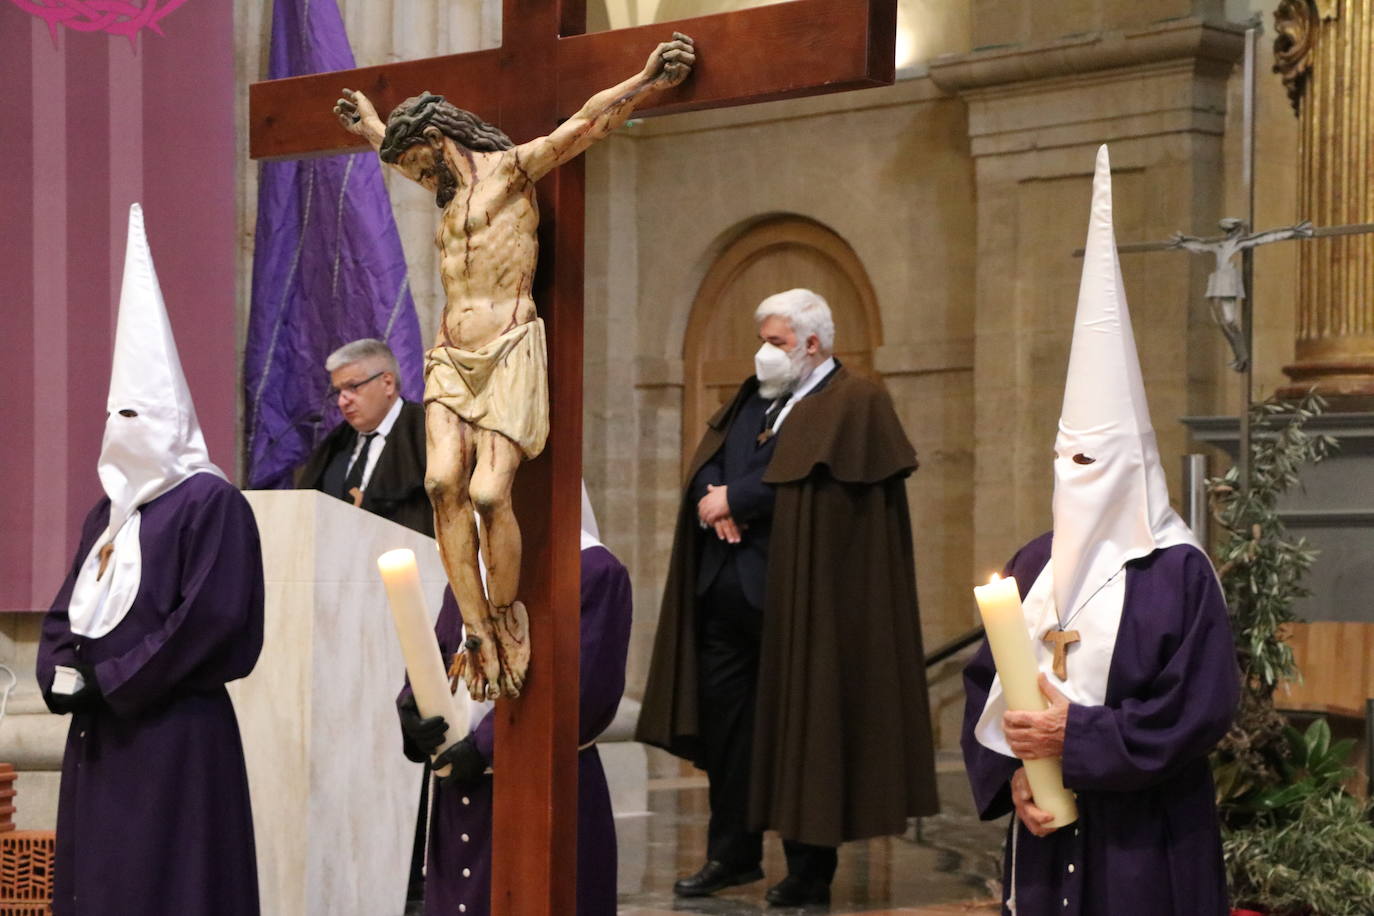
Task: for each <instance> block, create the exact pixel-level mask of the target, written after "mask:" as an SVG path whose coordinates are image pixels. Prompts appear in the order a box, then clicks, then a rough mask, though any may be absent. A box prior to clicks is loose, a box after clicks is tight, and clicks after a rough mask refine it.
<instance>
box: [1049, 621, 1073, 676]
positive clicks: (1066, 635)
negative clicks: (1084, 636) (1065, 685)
mask: <svg viewBox="0 0 1374 916" xmlns="http://www.w3.org/2000/svg"><path fill="white" fill-rule="evenodd" d="M1078 638H1079V637H1078V631H1077V630H1061V629H1059V628H1057V627H1051V628H1050V629H1048V630H1046V631H1045V635H1044V636H1042V637H1040V639H1041V641H1042V642H1044V643H1045V644H1046V645H1050V646H1054V676H1055V677H1057V678H1059V679H1060V680H1061V681H1067V680H1068V679H1069V646H1070V645H1072V644H1073V643H1076V642H1078Z"/></svg>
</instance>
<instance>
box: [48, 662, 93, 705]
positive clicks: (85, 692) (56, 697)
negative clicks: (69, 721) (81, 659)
mask: <svg viewBox="0 0 1374 916" xmlns="http://www.w3.org/2000/svg"><path fill="white" fill-rule="evenodd" d="M74 667H75V668H76V670H77V671H79V672H80V673H81V679H82V681H84V682H85V683H83V684H82V685H81V689H80V690H78V691H77V692H76V693H53V692H52V691H51V690H48V691H45V692H44V694H43V699H44V701H45V702H47V704H48V708H49V709H51V710H52V711H53V712H55V713H57V714H58V715H59V716H62V715H66V714H67V713H76V712H89V711H90V710H93V709H95V708H97V707H98V706H100V700H101V697H102V696H103V694H102V693H101V692H100V682H99V681H97V680H96V679H95V668H93V667H91V666H90V665H75V666H74Z"/></svg>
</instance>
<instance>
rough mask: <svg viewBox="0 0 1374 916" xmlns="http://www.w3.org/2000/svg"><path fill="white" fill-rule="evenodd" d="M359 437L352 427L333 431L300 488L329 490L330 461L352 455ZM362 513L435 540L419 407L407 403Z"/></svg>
mask: <svg viewBox="0 0 1374 916" xmlns="http://www.w3.org/2000/svg"><path fill="white" fill-rule="evenodd" d="M356 436H357V433H356V432H355V431H354V429H353V427H351V426H349V425H348V424H347V423H340V424H339V425H338V426H336V427H334V428H333V429H331V430H330V431H329V435H327V436H325V437H324V441H322V442H321V443H320V444H319V445H318V446H316V447H315V451H313V452H311V453H310V458H309V459H308V460H307V461H306V462H305V465H304V466H303V467H302V468H301V470H300V473H298V474H297V475H296V486H297V487H299V488H301V489H311V490H323V489H324V472H325V470H326V469H328V467H329V461H330V459H331V458H333V457H334V456H335V455H336V454H338V452H339V451H340V450H342V449H351V448H352V447H353V445H354V443H355V442H356V441H357V440H356V438H355V437H356ZM330 495H331V496H336V495H338V494H335V493H331V494H330ZM362 508H363V509H365V510H367V511H368V512H371V513H373V514H374V515H380V516H381V517H382V518H386V519H390V520H391V521H393V522H395V523H396V524H398V525H404V526H406V527H407V528H409V529H411V530H412V531H418V532H420V533H421V534H427V535H429V536H430V537H434V508H433V507H432V506H431V505H430V502H429V494H427V493H426V492H425V409H424V407H422V406H420V405H419V404H416V403H414V402H412V401H402V402H401V412H400V414H399V415H397V417H396V425H395V426H393V427H391V433H390V434H389V435H388V436H387V437H386V447H385V448H383V449H382V454H381V456H380V457H379V458H378V459H377V466H376V467H375V468H373V469H372V476H371V477H370V478H369V479H368V481H367V489H366V490H364V491H363V505H362Z"/></svg>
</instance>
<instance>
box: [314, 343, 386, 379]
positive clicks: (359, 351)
mask: <svg viewBox="0 0 1374 916" xmlns="http://www.w3.org/2000/svg"><path fill="white" fill-rule="evenodd" d="M365 359H380V360H382V361H383V363H384V364H385V368H384V369H383V370H382V371H383V372H390V373H391V374H392V375H394V376H396V378H397V380H398V381H399V380H400V377H401V367H400V365H399V364H398V363H397V362H396V354H395V353H392V352H391V348H390V347H388V346H387V345H386V344H385V343H383V342H382V341H380V340H377V339H376V338H375V337H364V338H363V339H362V340H355V341H353V342H352V343H346V344H344V345H343V346H342V347H339V349H337V350H335V351H334V352H333V353H331V354H329V358H328V359H326V360H325V361H324V371H325V372H334V371H335V370H338V369H342V368H343V367H344V366H351V365H353V364H354V363H357V362H362V361H363V360H365Z"/></svg>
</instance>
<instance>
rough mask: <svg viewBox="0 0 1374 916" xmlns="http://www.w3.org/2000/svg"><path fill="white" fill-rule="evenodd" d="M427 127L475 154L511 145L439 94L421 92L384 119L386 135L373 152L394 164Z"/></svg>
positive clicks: (496, 131)
mask: <svg viewBox="0 0 1374 916" xmlns="http://www.w3.org/2000/svg"><path fill="white" fill-rule="evenodd" d="M429 127H434V128H437V129H438V130H439V131H440V132H441V133H442V134H443V135H444V136H446V137H448V138H449V139H451V140H453V142H455V143H457V144H459V145H461V146H465V147H467V148H468V149H470V150H472V151H473V152H477V153H494V152H498V151H500V150H503V149H510V148H511V147H513V146H515V144H514V143H513V142H512V141H511V138H510V137H507V136H506V135H505V133H503V132H502V131H501V129H500V128H499V127H496V126H495V125H493V124H488V123H487V122H486V121H483V120H482V119H481V118H479V117H477V115H475V114H473V113H472V112H470V111H464V110H463V109H461V108H459V107H458V106H457V105H454V104H453V103H452V102H450V101H448V99H445V98H444V97H443V96H442V95H435V94H434V93H432V92H422V93H420V94H419V95H417V96H415V97H413V98H409V99H406V100H405V101H404V102H402V103H401V104H399V105H397V106H396V108H395V109H394V110H393V111H392V112H391V116H390V117H388V118H387V119H386V136H384V137H383V138H382V145H381V147H380V149H378V151H377V152H378V154H379V155H380V156H381V158H382V161H383V162H395V161H396V160H397V159H399V158H400V157H401V154H402V153H404V152H405V151H406V150H408V149H410V148H411V147H412V146H414V145H415V144H417V143H419V142H421V141H422V140H423V139H424V133H425V129H426V128H429Z"/></svg>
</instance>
